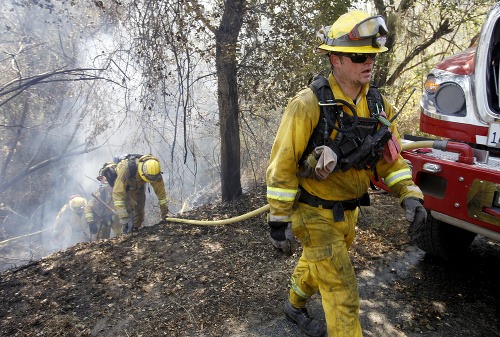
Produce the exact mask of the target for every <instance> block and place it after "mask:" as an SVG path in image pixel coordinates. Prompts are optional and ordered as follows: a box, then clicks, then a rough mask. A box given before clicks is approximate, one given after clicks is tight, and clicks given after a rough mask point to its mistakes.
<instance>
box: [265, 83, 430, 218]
mask: <svg viewBox="0 0 500 337" xmlns="http://www.w3.org/2000/svg"><path fill="white" fill-rule="evenodd" d="M328 82H329V84H330V87H331V88H332V91H333V95H334V97H335V98H336V99H342V100H345V101H347V102H348V103H350V104H352V105H353V106H354V107H355V108H356V112H357V114H358V116H359V117H366V118H368V117H370V111H369V109H368V104H367V101H366V93H367V92H368V89H369V84H366V85H365V87H364V88H363V89H362V92H361V94H360V95H359V97H358V99H357V100H356V102H353V100H352V99H351V98H350V97H349V96H347V95H346V94H344V93H343V92H342V90H341V88H340V87H339V85H338V83H337V81H336V79H335V77H334V76H333V75H332V74H330V76H329V78H328ZM383 99H384V107H385V109H386V114H387V119H388V120H390V119H391V118H392V116H393V115H394V113H395V112H394V108H393V107H392V106H391V105H390V104H389V103H388V102H387V100H386V99H385V97H384V98H383ZM342 107H343V110H344V111H345V113H348V114H350V115H352V113H351V111H350V110H349V109H348V108H347V107H345V106H342ZM319 116H320V107H319V105H318V99H317V98H316V94H315V93H314V92H313V91H312V90H311V89H310V88H307V89H304V90H302V91H300V92H299V93H298V94H297V95H296V96H295V97H294V98H292V99H291V100H290V102H289V103H288V105H287V107H286V108H285V112H284V114H283V117H282V120H281V124H280V126H279V128H278V132H277V134H276V139H275V141H274V144H273V147H272V150H271V156H270V163H269V167H268V169H267V173H266V180H267V199H268V202H269V204H270V206H271V210H270V213H271V217H272V220H273V221H290V216H291V214H292V206H293V202H294V199H295V196H296V194H297V191H298V188H299V186H301V187H302V188H304V189H305V190H306V191H308V192H309V193H310V194H313V195H315V196H317V197H319V198H322V199H325V200H335V201H341V200H352V199H357V198H360V197H361V196H363V194H365V193H366V192H367V191H368V188H369V186H370V178H371V177H372V175H373V172H372V171H370V170H356V169H354V168H351V169H349V170H347V171H346V172H342V171H341V170H337V171H335V172H333V173H331V174H330V175H329V176H328V177H327V178H326V179H325V180H323V181H318V180H316V179H314V178H299V177H298V176H297V172H298V169H299V162H298V161H299V160H300V158H301V157H302V154H303V152H304V151H305V149H306V147H307V143H308V141H309V138H310V137H311V135H312V133H313V130H314V128H315V127H316V125H317V124H318V121H319ZM390 129H391V131H392V133H393V134H394V135H395V136H396V138H397V139H398V141H399V142H400V143H401V140H400V137H399V133H398V131H397V129H396V126H395V125H394V124H393V125H392V126H391V128H390ZM336 135H337V131H335V130H334V132H332V135H331V136H330V137H331V138H332V139H335V137H336ZM376 170H377V173H378V175H379V177H381V178H383V179H384V181H385V183H386V184H387V185H388V187H389V188H390V190H391V192H392V193H393V194H394V195H395V196H397V197H399V201H400V202H401V201H402V200H403V199H404V198H407V197H410V196H412V197H416V198H420V199H423V195H422V192H421V191H420V189H419V188H418V186H416V185H415V184H414V183H413V181H412V180H411V178H412V176H411V171H410V169H409V167H408V165H407V164H406V162H405V161H404V159H403V158H402V157H401V155H399V157H398V159H397V160H396V161H394V162H392V163H388V162H386V161H385V160H384V158H382V159H380V161H379V162H378V163H377V166H376Z"/></svg>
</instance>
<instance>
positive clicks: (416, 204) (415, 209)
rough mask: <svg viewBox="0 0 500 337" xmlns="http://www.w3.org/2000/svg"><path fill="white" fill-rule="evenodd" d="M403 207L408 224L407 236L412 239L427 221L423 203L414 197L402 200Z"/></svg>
mask: <svg viewBox="0 0 500 337" xmlns="http://www.w3.org/2000/svg"><path fill="white" fill-rule="evenodd" d="M403 206H404V208H405V210H406V215H405V217H406V220H407V221H408V222H409V223H410V227H409V228H408V234H410V237H414V235H415V234H416V233H417V232H418V231H419V230H420V228H421V227H422V225H423V224H424V223H425V222H426V221H427V210H426V209H425V207H424V205H423V201H422V200H420V199H417V198H414V197H409V198H406V199H404V200H403Z"/></svg>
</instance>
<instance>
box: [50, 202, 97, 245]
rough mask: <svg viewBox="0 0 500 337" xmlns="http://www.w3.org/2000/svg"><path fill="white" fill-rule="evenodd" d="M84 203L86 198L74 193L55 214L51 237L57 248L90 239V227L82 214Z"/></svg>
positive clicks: (85, 203)
mask: <svg viewBox="0 0 500 337" xmlns="http://www.w3.org/2000/svg"><path fill="white" fill-rule="evenodd" d="M86 205H87V200H86V199H85V198H84V197H82V196H81V195H79V194H75V195H72V196H71V197H70V198H69V201H68V203H67V204H66V205H64V206H63V207H62V208H61V210H60V211H59V213H58V214H57V217H56V220H55V223H54V226H53V228H52V239H53V241H54V242H55V244H56V245H57V246H58V247H59V248H64V247H68V246H70V245H73V244H75V243H78V242H89V241H91V238H92V237H91V234H90V229H89V226H88V224H87V222H86V221H85V216H84V210H85V206H86Z"/></svg>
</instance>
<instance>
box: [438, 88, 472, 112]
mask: <svg viewBox="0 0 500 337" xmlns="http://www.w3.org/2000/svg"><path fill="white" fill-rule="evenodd" d="M434 96H435V97H436V107H437V108H438V110H439V111H441V112H443V113H446V114H457V113H459V112H463V111H462V108H463V107H464V105H465V93H464V91H463V89H462V87H461V86H460V85H458V84H457V83H454V82H444V83H441V84H440V85H439V89H438V90H437V91H436V93H435V94H434Z"/></svg>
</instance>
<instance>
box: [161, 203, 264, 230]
mask: <svg viewBox="0 0 500 337" xmlns="http://www.w3.org/2000/svg"><path fill="white" fill-rule="evenodd" d="M268 210H269V204H267V205H264V206H262V207H260V208H257V209H256V210H253V211H251V212H248V213H246V214H243V215H239V216H237V217H234V218H229V219H224V220H191V219H180V218H165V221H167V222H181V223H185V224H190V225H201V226H221V225H228V224H232V223H235V222H240V221H243V220H246V219H250V218H252V217H254V216H256V215H259V214H261V213H264V212H266V211H268Z"/></svg>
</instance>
